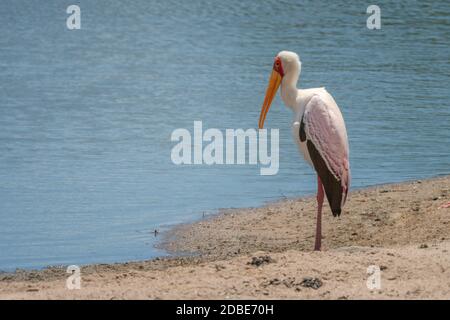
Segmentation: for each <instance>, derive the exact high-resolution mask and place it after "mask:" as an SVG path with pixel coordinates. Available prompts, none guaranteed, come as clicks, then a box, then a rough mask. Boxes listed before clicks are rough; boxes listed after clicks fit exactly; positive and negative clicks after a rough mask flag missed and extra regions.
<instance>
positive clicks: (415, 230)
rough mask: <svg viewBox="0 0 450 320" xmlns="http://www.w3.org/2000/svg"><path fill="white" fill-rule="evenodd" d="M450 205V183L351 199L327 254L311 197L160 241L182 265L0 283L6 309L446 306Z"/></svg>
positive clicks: (327, 225)
mask: <svg viewBox="0 0 450 320" xmlns="http://www.w3.org/2000/svg"><path fill="white" fill-rule="evenodd" d="M449 201H450V176H446V177H439V178H435V179H429V180H422V181H414V182H407V183H400V184H392V185H383V186H376V187H371V188H367V189H363V190H357V191H353V192H351V194H350V198H349V201H348V204H347V205H346V207H345V210H344V212H343V213H342V215H341V217H340V218H333V216H332V215H331V213H330V211H329V208H328V206H325V208H324V218H323V224H324V225H323V233H324V238H323V242H322V244H323V251H322V252H313V251H312V248H313V245H314V224H315V208H316V205H315V199H314V197H309V198H304V199H286V200H283V201H279V202H276V203H271V204H269V205H267V206H264V207H261V208H250V209H235V210H224V211H222V212H220V213H219V214H217V215H214V216H211V217H206V218H204V219H202V220H201V221H198V222H195V223H192V224H186V225H180V226H178V227H176V228H174V229H173V230H171V231H169V232H167V233H165V234H163V236H164V239H163V241H162V243H161V246H164V247H165V248H166V249H168V250H169V251H171V252H173V253H176V254H178V256H176V257H173V258H159V259H153V260H150V261H142V262H130V263H125V264H103V265H89V266H83V267H82V269H81V288H80V289H79V290H69V289H67V288H66V278H67V276H68V274H66V273H65V269H64V268H49V269H45V270H42V271H20V272H16V273H14V274H0V299H450V208H444V207H441V206H442V205H443V204H445V203H447V202H449ZM180 254H182V255H185V256H180ZM370 266H375V267H372V268H375V269H373V270H376V271H377V272H376V273H375V274H372V275H371V274H370V273H368V268H369V267H370ZM378 274H379V278H378V280H379V281H378V282H375V283H374V284H375V286H369V287H368V285H367V282H368V279H369V280H372V279H375V277H377V275H378ZM371 283H372V282H371ZM372 284H373V283H372Z"/></svg>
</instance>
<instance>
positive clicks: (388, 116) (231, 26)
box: [0, 0, 450, 270]
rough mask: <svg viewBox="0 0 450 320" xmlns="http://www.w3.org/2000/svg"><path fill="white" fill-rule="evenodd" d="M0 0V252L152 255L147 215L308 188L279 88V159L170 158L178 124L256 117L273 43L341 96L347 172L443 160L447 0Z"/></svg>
mask: <svg viewBox="0 0 450 320" xmlns="http://www.w3.org/2000/svg"><path fill="white" fill-rule="evenodd" d="M299 2H300V1H279V0H273V1H265V2H258V1H248V2H247V1H246V2H243V1H240V0H236V1H207V0H205V1H183V2H181V1H148V0H141V1H136V0H135V1H128V2H126V1H99V0H96V1H83V0H82V1H76V3H77V4H78V5H79V6H80V7H81V30H73V31H69V30H67V28H66V18H67V16H68V15H67V14H66V12H65V11H66V8H67V6H68V5H70V4H72V2H71V1H55V0H53V1H40V2H36V1H31V0H30V1H24V0H20V1H18V0H2V1H1V2H0V21H1V25H2V30H1V33H0V269H1V270H13V269H15V268H18V267H20V268H40V267H43V266H46V265H54V264H86V263H93V262H119V261H126V260H135V259H147V258H151V257H153V256H155V255H163V254H165V252H163V251H159V250H157V249H155V248H154V247H153V246H154V244H155V243H156V242H157V241H158V237H155V236H154V235H153V234H152V231H153V230H154V229H159V230H164V229H166V228H167V227H170V226H171V225H174V224H176V223H180V222H187V221H192V220H194V219H199V218H201V216H202V214H203V212H207V213H214V212H215V211H216V210H217V209H218V208H229V207H247V206H259V205H261V204H264V203H265V202H267V201H272V200H276V199H279V198H281V197H283V196H287V197H293V196H302V195H306V194H311V193H313V192H314V188H315V183H314V181H315V180H314V174H313V171H312V170H311V168H309V167H308V166H307V165H306V164H305V163H304V162H303V160H302V158H301V157H300V156H299V155H298V153H297V149H296V147H295V145H294V144H293V143H292V138H291V134H290V129H289V124H290V121H291V114H290V111H289V110H288V109H287V108H285V107H284V106H283V105H282V102H281V99H280V98H279V97H277V98H276V100H275V101H274V105H273V107H272V108H271V110H270V113H269V115H268V117H267V121H266V127H267V128H278V127H279V128H281V129H280V139H281V141H280V144H281V145H280V148H281V152H280V170H279V173H278V174H277V175H275V176H260V175H259V168H258V166H248V165H246V166H243V165H241V166H237V165H234V166H233V165H229V166H175V165H174V164H172V162H171V159H170V152H171V148H172V147H173V145H174V143H172V142H171V141H170V135H171V133H172V131H173V130H174V129H176V128H187V129H189V130H191V131H192V128H193V122H194V120H202V121H203V126H204V128H219V129H222V130H224V129H225V128H255V127H256V125H257V121H258V116H259V111H260V107H261V103H262V100H263V96H264V92H265V86H266V84H267V79H268V77H269V73H270V70H271V65H272V61H273V57H274V55H275V54H276V53H277V52H278V51H280V50H282V49H288V50H292V51H296V52H298V53H299V54H300V57H301V60H302V62H303V67H302V74H301V82H300V86H302V87H304V88H307V87H317V86H326V87H327V89H328V90H329V91H330V92H331V93H332V94H333V95H334V97H335V99H336V101H337V102H338V104H339V105H340V106H341V109H342V112H343V114H344V117H345V119H346V123H347V128H348V134H349V139H350V147H351V167H352V174H353V181H352V183H353V187H363V186H367V185H373V184H378V183H386V182H395V181H402V180H408V179H416V178H424V177H431V176H436V175H441V174H448V173H450V154H449V151H450V102H449V101H450V90H449V83H450V81H449V80H450V3H449V2H448V1H442V2H435V1H428V2H424V1H416V2H414V1H396V2H395V3H394V2H381V1H378V5H379V6H380V7H381V14H382V29H381V30H368V29H367V28H366V19H367V17H368V15H367V14H366V13H365V12H366V8H367V6H368V5H369V4H368V3H367V2H366V1H360V2H358V1H352V2H351V3H349V2H347V1H346V2H344V1H333V2H332V3H327V4H325V3H321V2H319V1H302V4H300V3H299Z"/></svg>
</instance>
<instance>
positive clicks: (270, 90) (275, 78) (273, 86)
mask: <svg viewBox="0 0 450 320" xmlns="http://www.w3.org/2000/svg"><path fill="white" fill-rule="evenodd" d="M281 79H282V77H281V75H280V74H279V73H278V72H277V71H275V70H272V74H271V75H270V80H269V85H268V86H267V90H266V96H265V98H264V102H263V105H262V108H261V114H260V115H259V129H262V128H264V121H265V120H266V115H267V112H269V109H270V104H271V103H272V100H273V98H274V97H275V94H276V93H277V90H278V87H279V86H280V83H281Z"/></svg>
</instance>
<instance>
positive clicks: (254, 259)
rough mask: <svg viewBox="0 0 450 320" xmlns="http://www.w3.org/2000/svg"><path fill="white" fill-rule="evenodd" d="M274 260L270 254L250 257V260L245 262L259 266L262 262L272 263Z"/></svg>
mask: <svg viewBox="0 0 450 320" xmlns="http://www.w3.org/2000/svg"><path fill="white" fill-rule="evenodd" d="M273 262H275V260H273V259H272V258H271V257H270V256H259V257H252V261H250V262H248V263H247V264H249V265H252V266H255V267H259V266H262V265H264V264H268V263H273Z"/></svg>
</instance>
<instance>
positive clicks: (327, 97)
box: [259, 51, 350, 251]
mask: <svg viewBox="0 0 450 320" xmlns="http://www.w3.org/2000/svg"><path fill="white" fill-rule="evenodd" d="M300 71H301V62H300V58H299V56H298V55H297V54H296V53H294V52H290V51H281V52H280V53H278V55H277V56H276V57H275V61H274V63H273V69H272V74H271V76H270V79H269V84H268V87H267V90H266V96H265V98H264V102H263V105H262V109H261V114H260V116H259V128H260V129H262V128H263V127H264V121H265V119H266V115H267V112H268V111H269V108H270V105H271V103H272V100H273V98H274V97H275V94H276V92H277V90H278V88H279V87H280V86H281V99H282V100H283V102H284V103H285V104H286V106H287V107H289V108H290V109H291V110H292V111H293V113H294V121H293V123H292V134H293V137H294V141H295V142H296V143H297V145H298V147H299V149H300V151H301V153H303V156H304V158H305V160H306V161H307V162H308V163H309V164H310V165H311V166H312V167H313V168H314V169H315V171H316V173H317V221H316V237H315V245H314V250H317V251H320V249H321V243H322V206H323V200H324V195H326V197H327V199H328V203H329V204H330V208H331V212H332V214H333V216H334V217H337V216H340V214H341V211H342V208H343V206H344V204H345V202H346V200H347V194H348V191H349V186H350V165H349V146H348V138H347V130H346V128H345V123H344V118H343V117H342V114H341V111H340V110H339V107H338V105H337V104H336V102H335V101H334V99H333V97H332V96H331V94H329V93H328V91H327V90H325V88H311V89H297V81H298V78H299V76H300Z"/></svg>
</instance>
